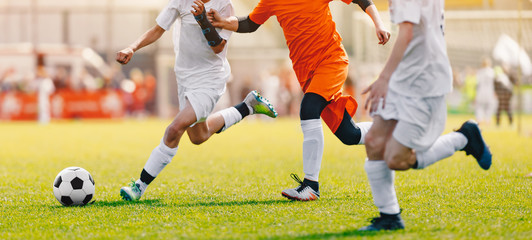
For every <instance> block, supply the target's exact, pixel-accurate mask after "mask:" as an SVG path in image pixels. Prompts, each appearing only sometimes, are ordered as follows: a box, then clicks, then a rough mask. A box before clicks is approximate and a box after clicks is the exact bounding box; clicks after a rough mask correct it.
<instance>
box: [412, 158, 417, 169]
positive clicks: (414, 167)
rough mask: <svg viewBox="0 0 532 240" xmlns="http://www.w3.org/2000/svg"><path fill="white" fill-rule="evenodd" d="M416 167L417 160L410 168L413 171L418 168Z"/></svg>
mask: <svg viewBox="0 0 532 240" xmlns="http://www.w3.org/2000/svg"><path fill="white" fill-rule="evenodd" d="M417 165H418V164H417V160H416V162H415V163H414V165H412V168H413V169H417V167H418V166H417Z"/></svg>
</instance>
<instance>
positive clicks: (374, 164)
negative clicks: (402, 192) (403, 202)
mask: <svg viewBox="0 0 532 240" xmlns="http://www.w3.org/2000/svg"><path fill="white" fill-rule="evenodd" d="M364 169H365V170H366V173H367V174H368V179H369V185H370V186H371V193H372V194H373V202H374V203H375V206H377V208H379V212H381V213H385V214H397V213H400V211H401V210H400V209H399V202H398V201H397V196H396V195H395V188H394V186H393V182H394V175H395V172H394V171H392V170H390V168H388V165H386V162H385V161H384V160H376V161H368V159H367V158H366V163H365V164H364Z"/></svg>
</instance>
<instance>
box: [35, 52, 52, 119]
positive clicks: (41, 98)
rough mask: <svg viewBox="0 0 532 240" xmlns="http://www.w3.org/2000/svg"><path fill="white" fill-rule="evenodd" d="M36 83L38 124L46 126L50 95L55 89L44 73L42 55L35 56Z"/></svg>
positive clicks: (45, 72) (48, 115)
mask: <svg viewBox="0 0 532 240" xmlns="http://www.w3.org/2000/svg"><path fill="white" fill-rule="evenodd" d="M36 81H37V106H38V119H39V123H40V124H48V123H49V122H50V118H51V110H50V95H52V93H54V91H55V87H54V83H53V81H52V79H51V78H50V76H49V75H48V72H47V71H46V68H45V64H44V55H43V54H38V55H37V72H36Z"/></svg>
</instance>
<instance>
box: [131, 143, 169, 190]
mask: <svg viewBox="0 0 532 240" xmlns="http://www.w3.org/2000/svg"><path fill="white" fill-rule="evenodd" d="M177 148H178V147H175V148H170V147H168V146H166V144H165V143H164V139H161V143H160V144H159V145H158V146H157V147H155V148H154V149H153V151H152V152H151V154H150V157H149V158H148V161H146V164H145V165H144V168H143V169H142V173H141V174H140V179H139V180H137V182H136V183H138V184H139V188H140V190H141V191H142V192H144V190H146V187H147V186H148V184H150V183H151V182H152V181H153V179H155V178H156V177H157V175H159V173H160V172H161V171H162V170H163V169H164V167H166V165H168V164H169V163H170V162H171V161H172V158H173V157H174V156H175V155H176V153H177Z"/></svg>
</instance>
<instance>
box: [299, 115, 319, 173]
mask: <svg viewBox="0 0 532 240" xmlns="http://www.w3.org/2000/svg"><path fill="white" fill-rule="evenodd" d="M301 130H303V172H305V178H306V179H308V180H312V181H316V182H317V181H318V176H319V175H320V167H321V158H322V157H323V142H324V140H323V128H322V126H321V119H309V120H301Z"/></svg>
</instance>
